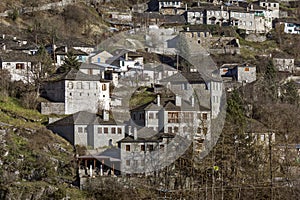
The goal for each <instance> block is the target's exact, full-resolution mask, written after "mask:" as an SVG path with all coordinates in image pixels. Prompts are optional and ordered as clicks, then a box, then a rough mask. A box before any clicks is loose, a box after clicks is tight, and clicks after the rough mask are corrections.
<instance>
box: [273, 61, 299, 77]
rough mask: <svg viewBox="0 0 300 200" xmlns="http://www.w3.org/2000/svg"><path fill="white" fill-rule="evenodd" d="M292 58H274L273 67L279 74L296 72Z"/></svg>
mask: <svg viewBox="0 0 300 200" xmlns="http://www.w3.org/2000/svg"><path fill="white" fill-rule="evenodd" d="M294 62H295V60H294V58H288V57H274V58H273V64H274V67H275V68H276V69H277V70H278V71H281V72H290V73H292V72H294V71H295V70H296V68H295V65H294Z"/></svg>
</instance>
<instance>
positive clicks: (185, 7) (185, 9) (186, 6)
mask: <svg viewBox="0 0 300 200" xmlns="http://www.w3.org/2000/svg"><path fill="white" fill-rule="evenodd" d="M185 11H187V3H186V4H185Z"/></svg>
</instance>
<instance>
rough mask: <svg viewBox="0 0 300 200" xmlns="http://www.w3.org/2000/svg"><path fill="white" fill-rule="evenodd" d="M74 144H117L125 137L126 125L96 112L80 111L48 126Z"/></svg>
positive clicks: (96, 145) (93, 145) (95, 145)
mask: <svg viewBox="0 0 300 200" xmlns="http://www.w3.org/2000/svg"><path fill="white" fill-rule="evenodd" d="M47 128H48V129H50V130H52V131H53V132H55V133H57V134H59V135H60V136H62V137H63V138H65V139H66V140H68V141H69V142H70V143H71V144H72V145H74V146H75V145H82V146H86V147H92V148H93V149H96V148H100V147H109V146H116V145H117V141H119V140H121V139H123V138H124V137H125V125H124V124H117V123H116V122H115V121H114V120H113V119H110V118H109V117H108V118H105V117H103V116H100V115H96V114H94V113H90V112H86V111H80V112H77V113H74V114H72V115H70V116H67V117H65V118H62V119H60V120H58V121H56V122H53V123H51V124H49V125H48V126H47Z"/></svg>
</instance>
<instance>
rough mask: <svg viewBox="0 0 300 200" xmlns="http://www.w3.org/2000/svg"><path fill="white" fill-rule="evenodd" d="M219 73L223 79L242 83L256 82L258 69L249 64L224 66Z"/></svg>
mask: <svg viewBox="0 0 300 200" xmlns="http://www.w3.org/2000/svg"><path fill="white" fill-rule="evenodd" d="M219 72H220V75H221V76H222V77H231V78H232V80H233V81H237V82H240V83H243V82H246V83H251V82H253V81H256V67H255V66H251V65H248V64H224V65H222V66H221V68H220V69H219Z"/></svg>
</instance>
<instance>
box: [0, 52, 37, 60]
mask: <svg viewBox="0 0 300 200" xmlns="http://www.w3.org/2000/svg"><path fill="white" fill-rule="evenodd" d="M0 60H1V61H2V62H33V61H36V57H34V56H31V55H28V54H27V53H23V52H19V51H9V52H0Z"/></svg>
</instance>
